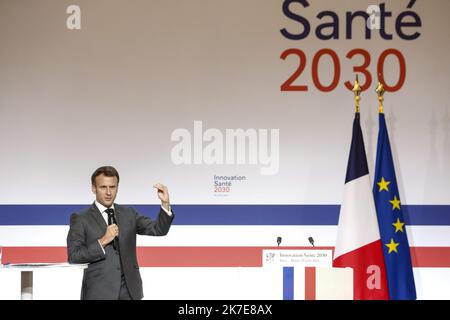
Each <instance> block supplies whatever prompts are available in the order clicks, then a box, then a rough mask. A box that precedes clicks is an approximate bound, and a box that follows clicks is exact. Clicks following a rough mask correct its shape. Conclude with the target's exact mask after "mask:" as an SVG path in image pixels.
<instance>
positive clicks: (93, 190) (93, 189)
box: [91, 184, 97, 194]
mask: <svg viewBox="0 0 450 320" xmlns="http://www.w3.org/2000/svg"><path fill="white" fill-rule="evenodd" d="M91 190H92V193H93V194H95V193H96V191H97V188H96V187H95V185H94V184H93V185H92V186H91Z"/></svg>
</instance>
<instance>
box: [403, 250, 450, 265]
mask: <svg viewBox="0 0 450 320" xmlns="http://www.w3.org/2000/svg"><path fill="white" fill-rule="evenodd" d="M411 262H412V265H413V267H421V268H428V267H429V268H448V267H450V247H413V248H411Z"/></svg>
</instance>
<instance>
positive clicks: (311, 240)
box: [308, 237, 314, 247]
mask: <svg viewBox="0 0 450 320" xmlns="http://www.w3.org/2000/svg"><path fill="white" fill-rule="evenodd" d="M308 241H309V243H311V244H312V246H313V247H314V239H313V237H309V238H308Z"/></svg>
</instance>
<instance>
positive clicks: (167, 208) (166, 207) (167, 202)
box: [161, 201, 170, 211]
mask: <svg viewBox="0 0 450 320" xmlns="http://www.w3.org/2000/svg"><path fill="white" fill-rule="evenodd" d="M161 206H162V207H163V208H164V209H166V210H167V211H170V203H169V201H161Z"/></svg>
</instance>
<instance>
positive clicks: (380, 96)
mask: <svg viewBox="0 0 450 320" xmlns="http://www.w3.org/2000/svg"><path fill="white" fill-rule="evenodd" d="M375 92H376V93H377V95H378V102H379V105H378V112H379V113H383V101H384V97H383V95H384V93H385V92H386V90H384V87H383V84H382V83H381V82H379V81H378V85H377V89H376V90H375Z"/></svg>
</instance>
